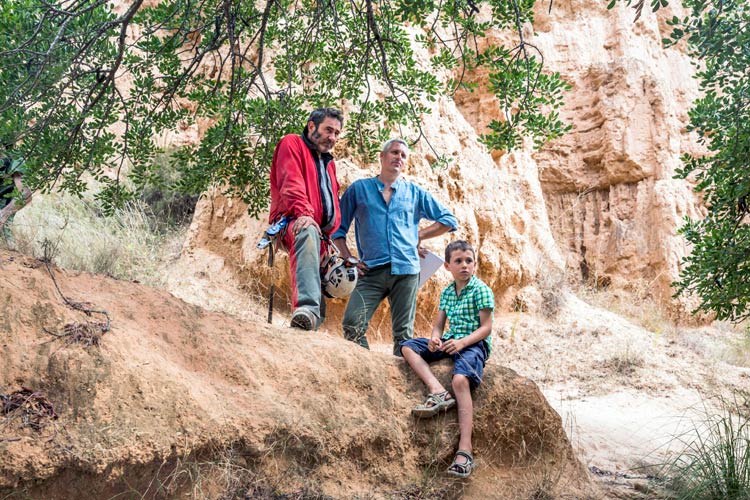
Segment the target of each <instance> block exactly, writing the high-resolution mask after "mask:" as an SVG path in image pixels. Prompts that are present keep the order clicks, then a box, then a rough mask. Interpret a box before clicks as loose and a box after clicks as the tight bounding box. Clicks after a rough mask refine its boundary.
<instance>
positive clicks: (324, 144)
mask: <svg viewBox="0 0 750 500" xmlns="http://www.w3.org/2000/svg"><path fill="white" fill-rule="evenodd" d="M321 137H323V135H322V134H321V133H320V132H318V127H315V130H313V132H312V134H310V142H312V143H313V144H315V148H316V149H317V150H318V151H320V152H321V153H327V152H328V151H330V150H331V149H332V148H333V144H331V141H330V140H322V141H321V140H320V138H321ZM323 148H325V151H324V150H323Z"/></svg>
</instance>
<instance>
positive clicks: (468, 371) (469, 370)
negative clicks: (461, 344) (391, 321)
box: [401, 338, 487, 389]
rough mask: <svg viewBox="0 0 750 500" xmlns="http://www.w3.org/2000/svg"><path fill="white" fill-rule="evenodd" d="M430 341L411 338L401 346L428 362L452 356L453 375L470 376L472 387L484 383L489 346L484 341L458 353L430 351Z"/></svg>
mask: <svg viewBox="0 0 750 500" xmlns="http://www.w3.org/2000/svg"><path fill="white" fill-rule="evenodd" d="M428 342H429V339H426V338H416V339H409V340H406V341H404V342H401V348H402V349H403V348H404V347H408V348H409V349H411V350H412V351H414V352H416V353H417V354H419V355H420V356H421V357H422V359H424V360H425V361H427V362H428V363H432V362H434V361H440V360H441V359H445V358H451V359H453V375H463V376H465V377H466V378H468V379H469V383H470V385H471V388H472V389H475V388H477V387H479V384H481V383H482V374H483V373H484V364H485V363H486V362H487V347H486V345H485V343H484V341H480V342H477V343H476V344H472V345H470V346H469V347H467V348H465V349H463V350H462V351H460V352H457V353H456V354H448V353H446V352H443V351H435V352H430V350H429V349H428V348H427V343H428Z"/></svg>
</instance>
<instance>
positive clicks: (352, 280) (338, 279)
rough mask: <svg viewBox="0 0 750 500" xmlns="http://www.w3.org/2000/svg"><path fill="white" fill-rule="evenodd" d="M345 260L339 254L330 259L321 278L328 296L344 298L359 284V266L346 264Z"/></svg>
mask: <svg viewBox="0 0 750 500" xmlns="http://www.w3.org/2000/svg"><path fill="white" fill-rule="evenodd" d="M345 262H346V261H345V260H344V259H342V258H341V257H339V256H338V255H333V256H331V258H330V259H328V263H327V265H326V270H325V273H324V274H323V276H322V279H321V285H322V288H323V293H324V294H325V295H326V296H327V297H331V298H336V299H342V298H344V297H348V296H349V294H351V293H352V291H353V290H354V287H355V286H357V276H358V275H359V273H358V271H357V267H356V266H353V267H347V266H345V265H344V264H345Z"/></svg>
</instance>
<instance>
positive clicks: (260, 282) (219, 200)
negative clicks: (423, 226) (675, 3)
mask: <svg viewBox="0 0 750 500" xmlns="http://www.w3.org/2000/svg"><path fill="white" fill-rule="evenodd" d="M547 9H548V5H547V4H546V3H544V4H543V3H539V5H538V6H537V8H536V21H535V24H534V25H533V27H532V26H526V27H525V28H524V29H525V36H526V37H527V39H529V40H531V41H532V42H533V43H534V44H536V45H537V46H538V47H539V48H540V49H541V50H542V52H543V53H544V56H545V64H546V67H547V69H548V70H549V71H559V72H560V73H561V74H562V75H563V77H564V78H565V79H566V80H567V81H569V82H570V83H571V84H572V86H573V88H572V90H571V91H570V92H569V93H568V94H567V96H566V105H565V107H564V109H563V110H562V112H561V113H562V116H563V117H564V118H565V119H566V120H567V121H568V122H569V123H570V124H572V127H573V129H572V131H571V132H570V133H569V134H567V135H566V136H565V137H563V138H561V139H559V140H557V141H554V142H553V143H550V144H548V145H547V146H545V147H544V148H543V149H542V150H541V151H538V152H533V151H532V150H531V148H530V147H529V146H528V145H527V147H525V148H524V149H522V150H520V151H516V152H513V153H510V154H506V153H505V152H497V151H488V150H487V148H486V147H484V146H483V145H482V144H481V143H480V141H479V136H480V135H481V134H482V133H485V132H486V130H487V129H486V126H487V124H488V123H489V121H490V120H492V119H495V118H499V112H498V111H497V110H498V106H497V104H496V103H495V102H494V98H493V97H492V96H491V95H488V94H486V93H482V92H481V91H479V92H475V93H471V94H467V93H459V94H458V95H457V96H455V99H453V98H451V97H444V98H442V99H440V100H438V102H436V103H434V104H433V105H432V107H431V111H432V112H431V114H429V115H425V116H424V131H425V134H426V139H427V140H428V141H429V143H430V144H431V145H432V146H433V147H434V148H435V149H436V150H437V151H438V152H439V153H440V154H442V155H445V156H447V157H448V158H449V159H450V160H451V161H450V163H449V165H448V166H447V168H444V169H439V168H438V169H435V168H433V167H432V166H431V165H432V163H434V160H435V158H434V154H433V153H432V152H431V151H430V149H429V148H428V147H427V145H426V144H425V142H424V141H423V142H422V143H420V144H418V145H417V147H416V148H415V151H414V152H413V154H412V156H411V158H410V162H409V163H410V164H409V166H408V167H407V169H406V170H405V175H404V178H406V179H408V180H412V181H415V182H417V183H418V184H419V185H421V186H423V187H424V188H426V189H428V190H429V191H430V192H432V193H434V194H435V196H437V198H438V199H440V200H441V201H442V202H444V203H446V204H447V205H448V206H450V207H451V208H452V209H453V211H454V212H455V214H456V216H457V217H458V220H459V224H460V228H459V230H458V231H457V232H456V233H453V234H450V235H446V236H444V237H442V238H438V239H435V240H431V241H429V242H427V246H428V247H430V248H431V249H432V250H433V251H435V252H437V253H441V250H442V248H444V245H445V244H446V243H447V242H448V241H449V240H450V239H454V238H464V239H467V240H469V241H471V242H472V243H473V244H474V245H475V246H476V247H477V248H478V249H479V269H478V275H479V276H480V277H481V278H482V279H483V280H484V281H485V282H487V283H488V284H489V285H490V286H491V287H492V288H493V289H494V290H495V294H496V299H497V302H498V306H499V308H500V309H502V310H509V309H511V308H519V307H520V308H523V309H529V310H532V311H533V310H536V309H538V307H539V304H540V299H539V297H540V290H542V291H543V289H544V288H545V287H549V286H553V287H557V286H559V285H560V284H561V283H563V282H564V281H565V280H567V281H569V282H580V281H583V282H588V283H591V284H594V285H596V286H611V287H617V288H629V289H631V290H637V292H638V293H639V294H641V295H649V296H652V297H653V298H655V299H656V300H657V301H659V302H660V303H661V304H662V307H663V308H664V310H665V311H666V312H668V313H670V314H671V315H672V317H673V318H674V319H677V320H689V319H690V315H689V314H688V313H687V311H689V310H690V309H691V308H692V307H693V306H694V304H691V303H690V301H689V300H687V299H684V298H681V299H679V300H674V299H672V298H671V295H672V293H673V291H672V289H671V288H670V283H671V282H672V281H673V280H675V279H676V278H677V276H678V274H679V269H680V260H681V259H682V257H683V256H684V255H686V252H687V251H688V249H687V248H686V245H685V242H684V240H683V239H682V238H681V237H680V236H678V235H677V229H678V228H679V227H680V225H681V224H682V219H683V217H685V216H686V215H689V216H691V217H697V216H699V215H700V214H701V213H702V208H701V205H700V201H699V200H698V199H697V198H696V196H695V195H694V194H693V193H692V191H691V186H690V184H689V183H688V182H685V181H680V180H675V179H673V178H672V177H673V175H674V171H675V168H676V167H678V166H679V157H680V155H681V154H683V153H685V152H696V146H694V142H693V138H692V137H689V136H688V134H687V133H686V132H685V125H686V123H687V109H688V108H689V106H690V103H691V101H692V100H693V99H694V98H695V96H696V94H697V89H696V84H695V82H694V81H693V80H692V79H691V75H692V72H693V68H692V67H691V65H690V61H689V60H688V58H687V56H686V55H685V54H684V53H683V52H682V51H681V50H680V49H669V50H665V49H664V48H663V47H662V46H661V42H660V40H661V38H663V37H664V36H666V33H667V26H666V24H665V22H664V19H665V18H667V17H671V16H672V15H674V14H675V13H677V14H680V13H681V12H680V11H679V10H675V9H679V7H670V8H668V9H666V10H662V11H660V12H659V13H658V15H654V14H647V15H644V16H643V17H642V18H641V20H639V21H638V22H636V23H633V16H634V13H633V11H632V10H631V9H627V8H625V7H618V8H615V9H613V10H612V11H607V10H606V9H605V8H604V6H603V5H599V4H591V3H586V2H581V1H565V2H555V3H554V5H553V6H552V9H551V13H550V12H548V10H547ZM510 37H512V34H508V33H497V34H495V35H493V37H491V38H490V40H489V43H495V42H498V41H500V40H507V39H509V38H510ZM424 56H426V54H425V55H424ZM469 78H470V79H474V80H477V79H481V78H483V77H482V75H469ZM335 152H336V153H337V157H338V158H340V159H339V160H338V165H339V176H340V179H341V181H342V185H343V187H346V186H347V185H348V184H350V183H351V182H352V181H354V180H356V179H359V178H362V177H366V176H371V175H375V174H376V173H377V171H378V166H377V165H362V164H359V163H355V162H354V161H352V160H351V159H350V158H349V157H348V156H347V149H346V145H345V144H342V145H341V147H339V148H338V149H337V150H336V151H335ZM264 226H265V220H261V221H256V220H252V219H251V218H249V217H247V216H246V215H245V213H244V207H243V206H242V204H241V203H238V202H237V201H234V200H227V199H225V198H223V197H221V196H209V197H208V198H206V199H204V200H203V201H202V202H201V203H199V205H198V210H197V212H196V216H195V220H194V222H193V228H192V231H191V237H190V238H189V240H188V242H187V244H186V246H185V251H184V255H183V262H182V265H181V266H180V268H179V269H178V270H176V271H175V273H174V274H173V276H172V280H171V283H170V289H171V290H172V291H173V292H174V293H176V294H177V295H178V296H180V297H183V298H185V300H188V301H191V300H194V299H191V298H190V297H191V296H192V297H197V296H202V297H207V296H210V295H212V293H213V292H211V290H212V289H213V288H215V287H221V288H222V289H224V290H225V293H230V294H233V295H235V296H241V295H243V294H247V293H250V294H252V295H254V296H256V297H258V298H259V297H262V296H264V295H265V294H266V293H267V290H268V287H269V285H270V283H271V281H272V279H273V280H276V283H277V284H278V285H279V286H280V290H281V292H280V293H281V300H280V301H277V304H280V306H281V308H282V309H284V308H285V307H286V308H288V302H289V300H288V270H287V263H286V261H285V260H284V259H283V257H282V259H280V260H278V261H277V267H276V269H275V271H274V274H273V275H272V274H271V272H270V271H269V270H268V269H267V268H266V267H265V256H264V255H261V254H260V253H259V252H257V251H256V250H255V248H254V246H255V243H256V241H257V239H258V237H259V236H260V234H261V232H262V229H263V227H264ZM351 232H353V229H352V230H351ZM350 246H351V247H352V248H353V247H354V245H353V243H351V244H350ZM208 268H210V272H209V271H207V269H208ZM550 277H552V278H550ZM550 279H552V281H553V283H552V284H551V285H550V283H549V281H550ZM447 281H448V276H447V274H445V273H440V272H439V273H438V275H437V277H436V278H434V279H433V280H431V282H429V283H428V284H427V285H426V287H425V289H424V290H423V291H421V292H420V296H419V305H418V310H419V311H420V315H419V317H418V321H417V327H418V330H419V329H423V328H427V326H428V325H429V322H430V318H431V316H432V314H433V311H434V309H435V307H436V297H437V295H438V291H439V290H440V289H441V288H442V287H443V286H444V285H445V284H446V283H447ZM240 300H242V299H240ZM212 307H215V308H218V309H222V310H230V311H234V312H237V311H236V307H235V305H233V304H229V303H226V301H224V302H222V301H216V302H214V303H213V305H212ZM342 308H343V304H341V303H333V304H332V306H331V307H330V309H329V325H331V328H333V329H335V328H336V326H335V325H336V324H337V323H338V322H339V319H340V316H341V313H342ZM381 330H383V331H381ZM372 334H373V335H375V336H377V335H379V336H381V337H382V338H385V337H387V336H388V320H387V311H383V310H381V311H380V313H379V314H378V315H376V316H375V318H374V320H373V329H372Z"/></svg>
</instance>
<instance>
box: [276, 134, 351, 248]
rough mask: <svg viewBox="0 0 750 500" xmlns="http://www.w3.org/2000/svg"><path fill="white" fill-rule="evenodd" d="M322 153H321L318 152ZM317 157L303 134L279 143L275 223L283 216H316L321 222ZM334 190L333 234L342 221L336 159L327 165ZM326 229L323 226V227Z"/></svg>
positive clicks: (328, 232) (321, 212) (321, 209)
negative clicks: (306, 142)
mask: <svg viewBox="0 0 750 500" xmlns="http://www.w3.org/2000/svg"><path fill="white" fill-rule="evenodd" d="M315 154H318V153H315ZM315 162H316V158H314V157H313V152H312V151H311V150H310V148H308V147H307V145H306V144H305V141H304V140H303V139H302V137H300V136H299V135H294V134H289V135H287V136H284V137H283V138H282V139H281V140H280V141H279V143H278V144H277V145H276V150H275V151H274V152H273V162H272V163H271V211H270V214H269V216H268V222H269V223H273V222H275V221H276V220H277V219H279V218H280V217H281V216H283V215H288V216H290V217H291V218H292V219H297V218H299V217H301V216H303V215H309V216H310V217H312V218H313V219H314V220H315V222H317V223H318V225H319V226H320V225H321V222H322V220H321V218H322V215H323V202H322V200H321V196H320V184H319V182H318V170H317V168H316V165H315ZM326 170H327V171H328V175H329V176H330V178H331V189H332V191H333V208H334V220H333V225H332V226H331V227H330V228H329V229H328V230H326V231H325V232H326V234H328V235H329V236H330V235H331V234H333V233H334V232H335V231H336V230H337V229H338V228H339V224H340V223H341V209H340V208H339V183H338V181H337V180H336V164H335V163H334V161H333V159H332V158H331V160H330V161H329V162H328V165H327V166H326ZM321 229H322V227H321Z"/></svg>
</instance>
